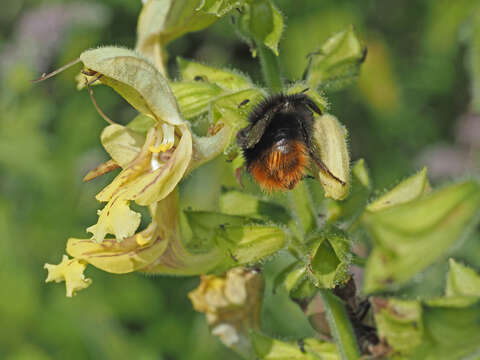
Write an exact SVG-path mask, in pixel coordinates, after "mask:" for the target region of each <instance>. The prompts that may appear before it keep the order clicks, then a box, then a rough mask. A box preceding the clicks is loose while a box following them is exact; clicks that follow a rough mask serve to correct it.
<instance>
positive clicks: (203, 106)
mask: <svg viewBox="0 0 480 360" xmlns="http://www.w3.org/2000/svg"><path fill="white" fill-rule="evenodd" d="M170 86H171V87H172V91H173V93H174V95H175V97H176V98H177V101H178V104H179V105H180V110H181V111H182V114H183V116H184V117H185V118H186V119H191V118H193V117H195V116H198V115H200V114H202V113H205V112H207V111H208V109H209V105H210V103H211V102H212V101H213V100H214V99H215V98H216V97H217V96H219V95H220V94H222V93H223V90H222V88H220V87H219V86H217V85H215V84H211V83H207V82H199V81H188V82H174V83H171V84H170Z"/></svg>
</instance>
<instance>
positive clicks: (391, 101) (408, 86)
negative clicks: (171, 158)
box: [0, 0, 480, 360]
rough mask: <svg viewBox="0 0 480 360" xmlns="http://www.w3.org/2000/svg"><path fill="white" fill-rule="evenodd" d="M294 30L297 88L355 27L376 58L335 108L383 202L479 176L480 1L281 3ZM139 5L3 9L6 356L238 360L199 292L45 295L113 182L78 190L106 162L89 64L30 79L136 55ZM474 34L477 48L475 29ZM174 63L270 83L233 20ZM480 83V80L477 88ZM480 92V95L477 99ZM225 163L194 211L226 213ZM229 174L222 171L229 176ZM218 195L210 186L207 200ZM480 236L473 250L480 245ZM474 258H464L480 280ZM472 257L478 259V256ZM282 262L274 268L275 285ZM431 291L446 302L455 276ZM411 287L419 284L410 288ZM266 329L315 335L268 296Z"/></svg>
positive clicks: (119, 288)
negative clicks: (416, 176)
mask: <svg viewBox="0 0 480 360" xmlns="http://www.w3.org/2000/svg"><path fill="white" fill-rule="evenodd" d="M275 3H276V4H277V6H278V7H279V9H281V11H282V12H283V14H284V15H285V17H286V24H287V27H286V31H285V33H284V36H283V39H282V43H281V47H280V49H281V51H280V52H281V61H282V68H283V70H284V74H285V77H286V79H289V80H294V79H298V78H300V77H301V75H302V72H303V70H304V68H305V66H306V63H307V59H306V55H307V54H308V53H309V52H312V51H313V50H315V49H316V48H318V46H319V45H320V44H321V43H322V42H323V41H324V40H325V39H326V38H328V37H329V36H330V35H332V34H333V33H335V32H337V31H340V30H342V29H344V28H345V27H346V26H347V25H349V24H354V25H355V26H356V27H357V29H358V31H359V33H360V34H361V37H362V38H363V39H365V42H366V44H367V46H368V51H369V52H368V56H367V60H366V63H365V64H364V67H363V71H362V74H361V76H360V78H359V80H358V82H357V84H356V85H354V86H353V87H351V88H349V89H348V90H344V91H341V92H337V93H334V94H327V95H328V97H329V100H330V105H331V109H330V111H331V112H332V113H334V114H335V115H337V116H338V118H339V119H340V120H341V121H342V122H343V123H344V124H345V125H346V126H347V128H348V130H349V133H350V148H351V152H352V159H358V158H360V157H363V158H365V159H366V161H367V163H368V166H369V168H370V170H371V173H372V178H373V179H374V183H375V186H376V188H377V189H379V191H382V190H383V189H384V188H386V187H390V186H392V185H393V184H394V183H395V182H398V181H399V180H400V179H401V178H403V177H405V176H407V175H409V174H411V173H412V172H413V171H415V170H417V169H419V168H420V167H421V166H423V165H424V164H426V165H428V166H429V173H430V178H431V180H432V182H433V183H434V184H441V183H444V182H445V181H448V180H450V179H453V178H461V177H465V176H468V175H472V174H476V173H478V167H479V148H480V108H478V107H479V103H480V100H478V99H477V100H476V102H475V98H474V96H476V97H480V94H478V93H477V94H475V92H474V91H473V92H472V89H477V92H478V91H479V90H478V89H479V88H480V79H479V77H480V70H479V69H480V40H479V37H480V36H479V35H478V33H479V31H478V28H479V27H480V25H479V20H478V19H480V16H478V15H477V17H476V23H475V17H474V15H472V14H473V9H474V6H476V8H477V12H478V11H479V10H478V8H479V6H478V4H475V3H476V1H474V0H456V1H447V0H410V1H408V5H407V3H406V2H401V1H396V0H364V1H357V0H322V1H320V0H303V1H300V2H298V1H288V0H276V1H275ZM140 9H141V2H140V0H104V1H101V2H93V1H52V0H49V1H40V0H17V1H8V2H3V3H2V11H1V12H0V54H1V57H0V81H1V90H0V114H1V115H0V172H1V177H0V189H1V190H0V191H1V197H0V236H1V241H0V284H1V290H0V294H1V295H0V324H1V327H0V358H1V359H9V360H12V359H64V358H69V359H132V358H133V359H165V360H176V359H236V355H235V354H233V353H232V352H231V351H230V350H228V349H226V348H224V347H223V345H221V343H220V342H219V341H218V340H217V339H216V338H214V337H212V336H210V335H209V333H208V328H207V325H206V323H205V321H204V317H203V315H202V314H198V313H195V312H194V311H193V309H192V307H191V304H190V302H189V300H188V298H187V297H186V294H187V292H188V291H190V290H192V289H193V288H194V287H196V285H197V284H198V279H196V278H174V277H145V276H143V275H141V274H134V275H124V276H116V275H110V274H105V273H103V272H101V271H98V270H96V269H94V268H93V267H89V268H88V270H87V272H86V274H87V276H88V277H91V278H93V280H94V282H93V284H92V286H91V287H90V288H89V289H88V290H85V291H83V292H81V293H80V294H79V295H78V296H76V297H74V298H72V299H68V298H66V297H65V296H64V292H65V288H64V285H63V284H61V285H45V283H44V281H45V277H46V271H45V270H44V269H43V264H44V263H45V262H49V263H58V262H59V261H60V259H61V255H62V254H63V253H64V246H65V241H66V239H67V238H68V237H71V236H74V237H86V236H87V235H86V234H85V228H86V227H87V226H89V225H91V224H93V223H95V221H96V209H98V208H99V205H100V204H98V203H97V202H96V201H95V199H94V195H95V194H96V193H97V192H98V191H99V190H100V189H101V188H102V187H103V186H104V185H105V184H106V183H107V182H108V181H109V180H110V179H111V178H112V175H109V176H104V177H103V178H100V179H96V180H94V181H92V182H89V183H85V184H84V183H82V181H81V179H82V177H83V176H84V175H85V174H86V172H87V171H88V170H89V169H91V168H93V167H95V166H96V165H97V164H98V163H100V162H102V161H104V160H105V159H107V156H106V154H105V152H104V151H103V150H102V148H101V146H100V141H99V135H100V132H101V130H102V129H103V127H104V126H105V125H106V124H105V123H104V121H103V120H102V119H101V118H100V116H99V115H98V114H97V113H96V111H95V109H94V107H93V106H92V104H91V102H90V98H89V96H88V94H87V92H85V91H83V92H78V91H77V90H76V89H75V82H74V76H75V75H76V73H77V72H78V70H79V68H78V66H77V67H76V68H75V69H71V70H69V71H66V72H64V73H62V74H61V75H59V76H57V77H56V78H54V79H53V80H49V81H46V82H43V83H40V84H36V85H32V84H31V83H30V81H29V80H31V79H34V78H36V77H38V76H39V75H40V74H42V73H43V72H48V71H50V70H53V69H55V68H58V67H60V66H61V65H63V64H65V63H67V62H68V61H70V60H72V59H74V58H76V57H78V55H79V53H80V52H81V51H82V50H84V49H87V48H89V47H94V46H97V45H102V44H113V45H122V46H127V47H133V46H134V44H135V28H136V21H137V16H138V13H139V11H140ZM475 26H476V29H477V30H476V33H477V35H476V45H475V41H474V40H475V36H474V30H473V29H475ZM169 53H170V60H169V68H170V74H172V75H173V77H175V76H176V69H175V57H176V56H179V55H180V56H183V57H186V58H192V59H197V60H202V61H205V62H208V63H211V64H215V65H222V66H227V67H231V68H238V69H240V70H242V71H243V72H245V73H248V74H250V75H251V76H252V77H253V79H254V80H255V81H257V82H260V81H261V78H260V73H259V66H258V64H257V61H256V60H255V59H252V58H251V56H250V51H249V48H248V46H247V45H245V44H244V43H242V42H240V41H239V40H238V38H237V37H236V36H235V33H234V31H233V29H232V27H231V26H230V19H229V18H228V17H226V18H224V19H222V20H220V21H219V22H218V23H216V24H215V25H214V26H212V27H211V28H209V29H207V30H205V31H202V32H198V33H193V34H189V35H186V36H184V37H182V38H181V39H179V40H176V41H174V42H173V43H172V44H170V46H169ZM475 74H476V77H475V76H474V75H475ZM475 82H476V83H477V84H479V85H477V86H475ZM95 96H96V99H97V102H98V103H100V104H101V107H102V109H103V110H104V111H105V112H106V113H107V114H109V116H111V117H113V118H115V119H116V121H117V122H120V123H125V122H127V121H128V120H130V119H131V118H132V117H133V115H134V114H135V112H134V110H133V109H131V108H130V107H129V106H128V105H127V104H126V103H125V102H124V101H123V100H122V99H121V98H120V97H119V96H117V95H116V94H115V93H114V92H113V91H112V90H111V89H109V88H106V87H105V88H103V87H96V88H95ZM222 161H223V160H222V159H218V160H216V161H215V162H213V163H211V164H208V165H206V166H204V167H202V168H201V169H200V170H199V171H197V172H196V173H195V174H194V175H193V176H191V177H189V178H188V179H187V180H186V181H185V182H184V183H183V184H182V190H183V191H184V193H185V194H186V195H187V200H186V202H187V203H190V204H193V205H194V206H195V204H202V205H201V206H199V205H196V207H197V208H200V207H201V208H204V209H214V208H215V206H216V201H217V196H218V191H219V186H220V185H221V184H223V183H230V182H231V181H232V179H231V177H229V176H228V178H227V175H225V173H226V171H224V170H221V168H222V167H221V166H220V164H221V163H222ZM218 169H220V170H218ZM206 184H209V185H208V187H206V186H207V185H206ZM478 242H479V236H478V233H477V234H474V235H472V239H470V240H469V241H467V244H473V243H475V244H478ZM469 246H470V245H467V246H463V247H460V248H458V249H456V252H457V258H460V259H465V260H466V261H467V262H468V263H469V264H471V265H473V266H476V267H477V268H478V267H480V254H478V247H476V249H477V250H474V251H473V252H472V251H470V250H469V249H472V248H471V247H469ZM473 249H475V248H473ZM281 262H282V260H281V257H279V258H277V259H276V260H274V261H270V262H269V263H267V264H266V268H267V273H268V272H269V271H273V270H275V269H277V268H278V267H279V263H281ZM438 267H439V269H437V270H430V275H428V276H429V279H433V280H432V281H431V282H430V284H431V285H429V286H430V287H428V286H427V288H428V289H427V290H425V289H424V291H427V292H428V291H431V292H432V293H434V292H436V291H440V290H439V289H438V286H440V285H438V284H441V283H443V279H444V278H443V276H444V264H439V265H438ZM413 287H415V285H413ZM267 294H268V295H267V298H266V304H265V307H264V314H263V315H264V320H265V331H266V332H268V333H270V334H272V335H278V336H282V337H288V336H295V337H301V336H307V335H310V334H311V329H309V327H308V325H307V324H306V321H305V320H304V319H302V317H301V315H300V311H299V310H298V309H297V308H296V307H295V306H294V305H293V304H290V303H289V302H288V301H287V299H286V297H285V296H282V294H280V295H276V296H273V295H271V292H269V291H268V289H267Z"/></svg>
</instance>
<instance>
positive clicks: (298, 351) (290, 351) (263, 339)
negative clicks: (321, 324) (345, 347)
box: [250, 331, 340, 360]
mask: <svg viewBox="0 0 480 360" xmlns="http://www.w3.org/2000/svg"><path fill="white" fill-rule="evenodd" d="M250 338H251V340H252V346H253V350H254V352H255V355H256V356H257V357H258V358H259V359H261V360H318V359H328V360H340V354H339V353H338V350H337V347H336V345H335V344H333V343H330V342H326V341H322V340H318V339H314V338H307V339H303V340H301V341H281V340H277V339H274V338H271V337H268V336H265V335H263V334H261V333H259V332H254V331H252V332H251V333H250Z"/></svg>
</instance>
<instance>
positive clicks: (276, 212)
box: [219, 190, 291, 224]
mask: <svg viewBox="0 0 480 360" xmlns="http://www.w3.org/2000/svg"><path fill="white" fill-rule="evenodd" d="M219 206H220V211H221V212H223V213H225V214H229V215H240V216H248V217H251V218H256V219H262V220H268V221H272V222H274V223H279V224H287V223H288V222H289V221H290V220H291V217H290V214H289V213H288V211H287V210H286V209H285V208H284V207H283V206H281V205H279V204H277V203H274V202H271V201H264V200H261V199H259V198H258V197H256V196H254V195H251V194H246V193H244V192H242V191H238V190H230V191H225V192H223V193H222V195H221V196H220V200H219Z"/></svg>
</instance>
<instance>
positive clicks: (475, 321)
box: [409, 303, 480, 360]
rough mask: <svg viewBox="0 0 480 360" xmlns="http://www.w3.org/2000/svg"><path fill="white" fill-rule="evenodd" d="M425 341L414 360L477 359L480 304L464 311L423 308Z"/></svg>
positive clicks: (479, 341) (459, 309) (417, 350)
mask: <svg viewBox="0 0 480 360" xmlns="http://www.w3.org/2000/svg"><path fill="white" fill-rule="evenodd" d="M423 324H424V326H423V327H424V333H425V334H428V336H425V337H424V341H423V342H422V344H421V345H420V346H419V347H418V348H417V349H416V350H415V353H414V354H413V355H412V356H411V357H409V359H412V360H420V359H422V360H460V359H478V355H479V353H480V304H478V303H477V304H476V305H473V306H469V307H465V308H447V307H433V306H424V307H423Z"/></svg>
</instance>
